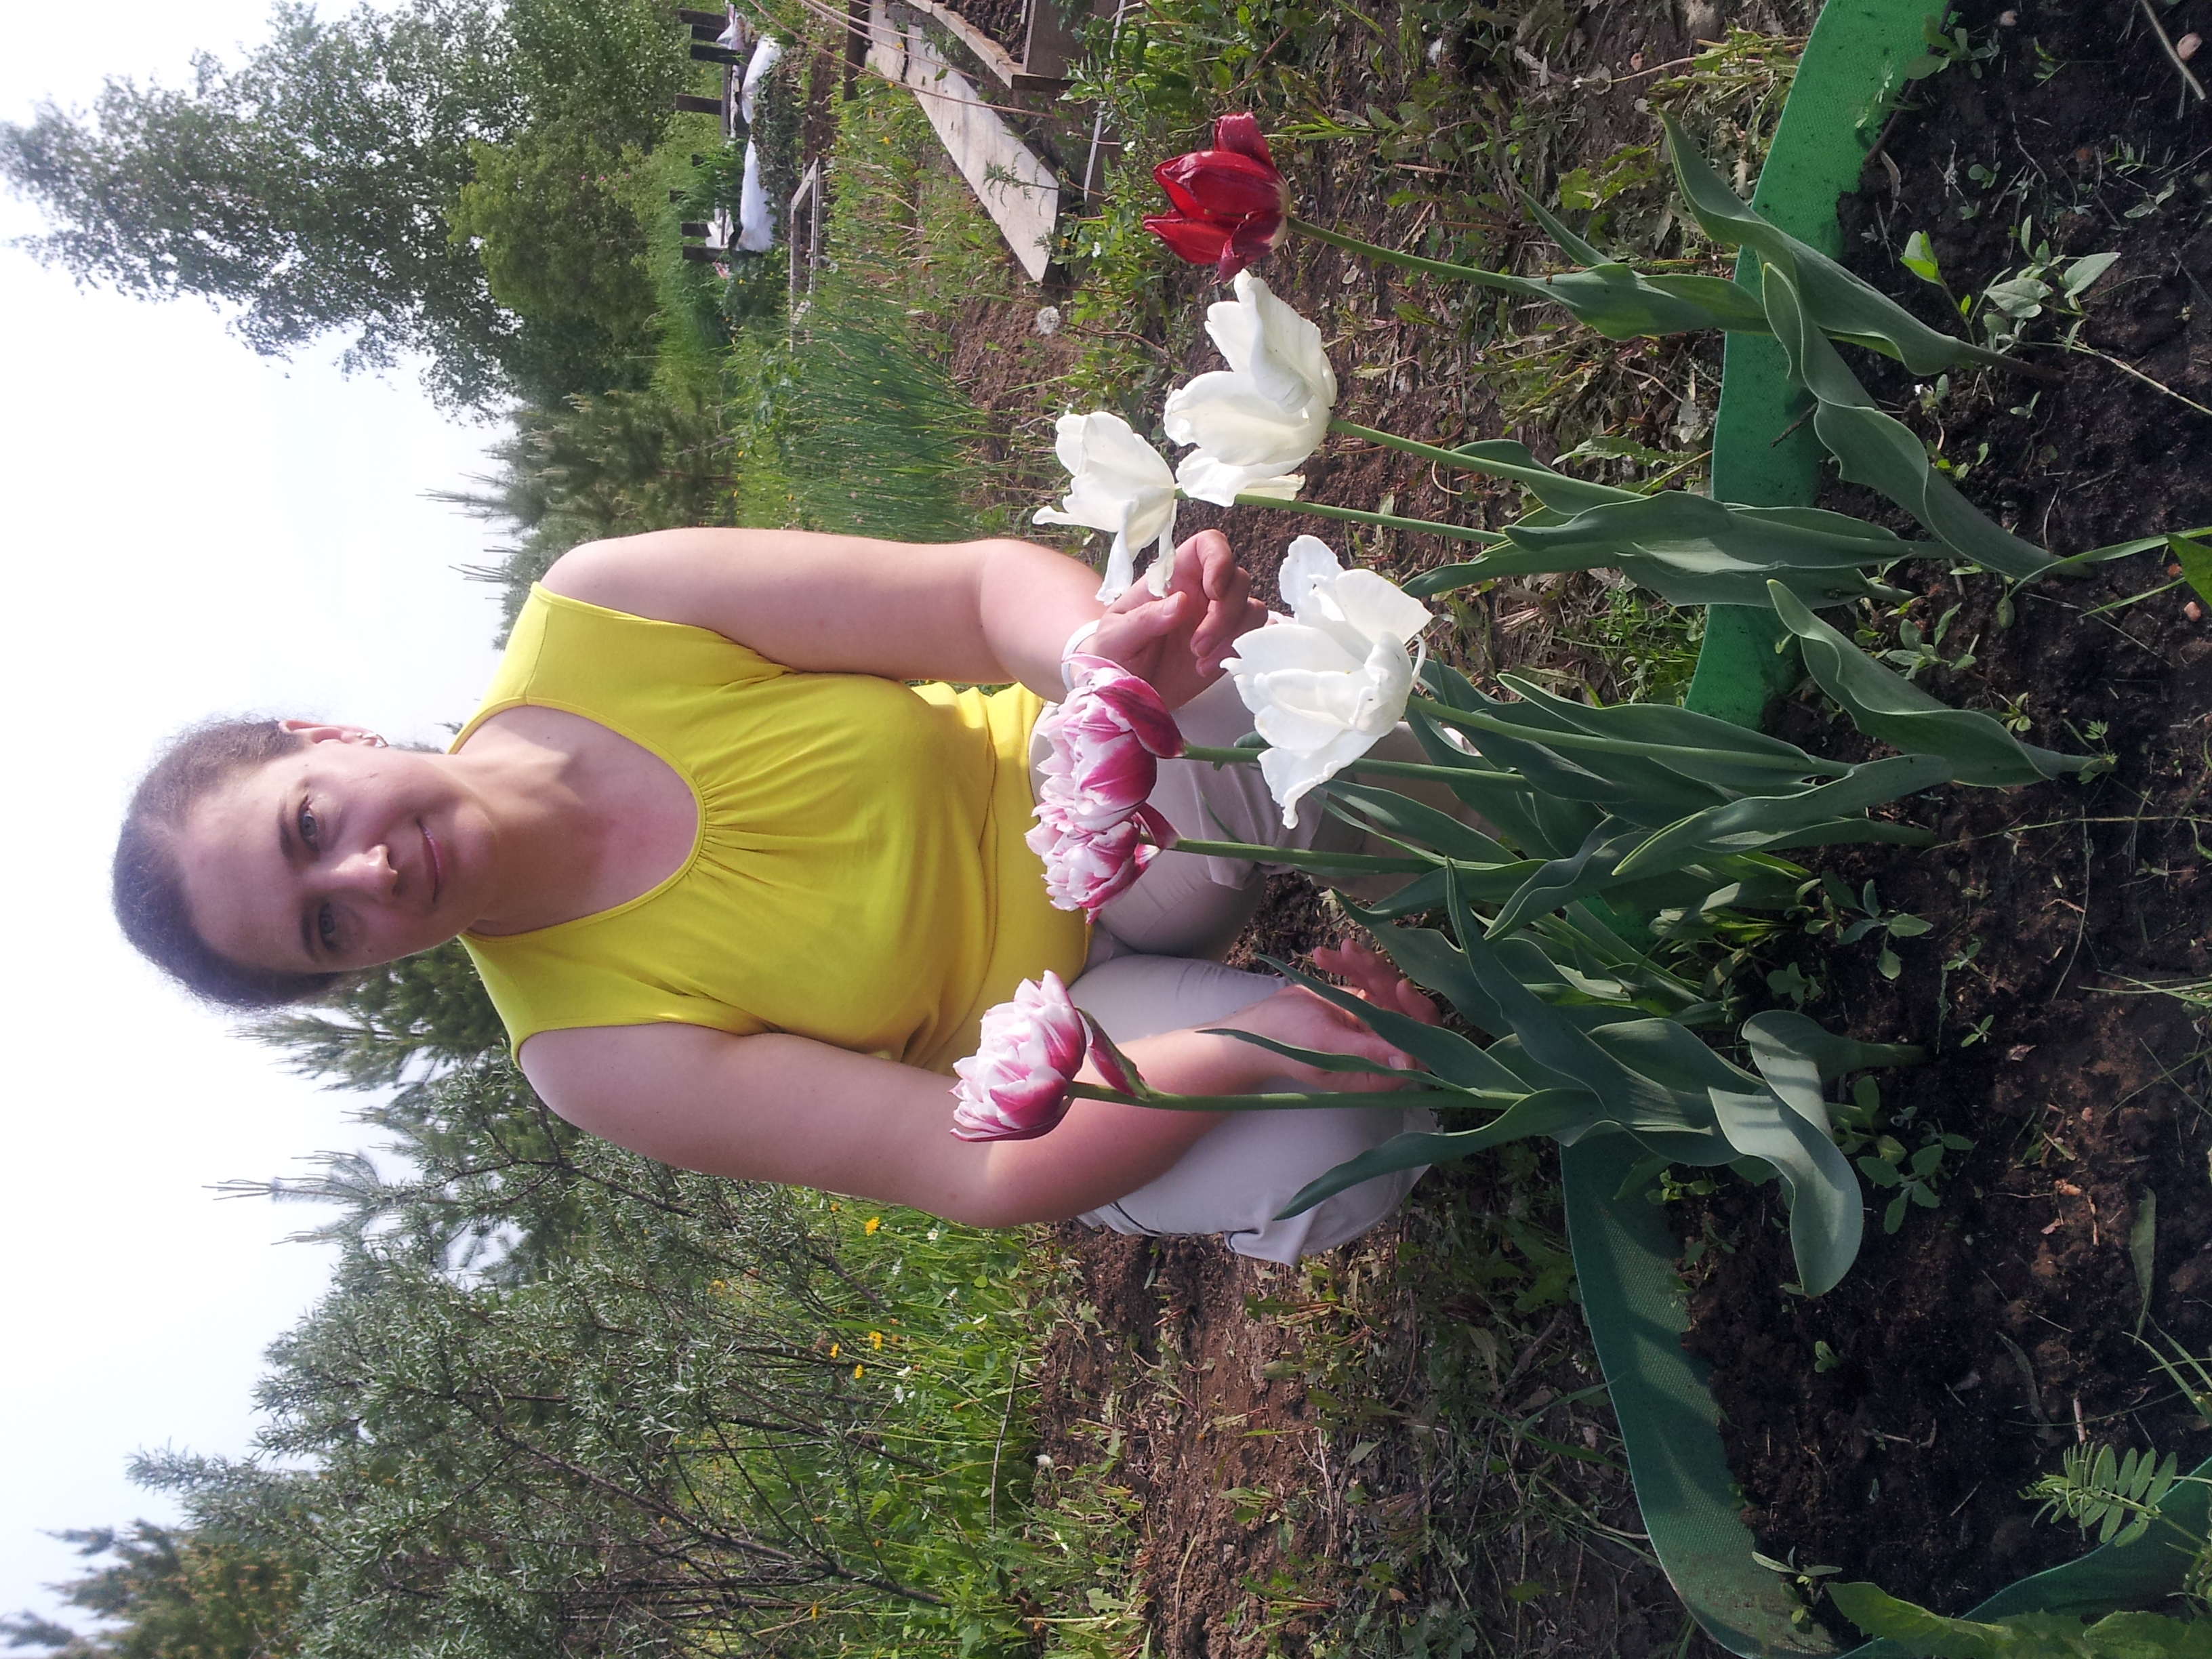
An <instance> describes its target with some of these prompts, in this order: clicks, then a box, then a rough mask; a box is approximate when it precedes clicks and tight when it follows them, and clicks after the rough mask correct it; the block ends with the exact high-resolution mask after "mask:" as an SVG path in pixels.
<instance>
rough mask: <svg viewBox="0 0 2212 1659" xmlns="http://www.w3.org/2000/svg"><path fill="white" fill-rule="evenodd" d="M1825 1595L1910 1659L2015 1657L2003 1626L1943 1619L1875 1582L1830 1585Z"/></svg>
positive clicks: (2017, 1650) (1848, 1616)
mask: <svg viewBox="0 0 2212 1659" xmlns="http://www.w3.org/2000/svg"><path fill="white" fill-rule="evenodd" d="M1828 1599H1829V1600H1831V1601H1833V1602H1834V1603H1835V1604H1836V1606H1837V1607H1838V1610H1839V1611H1840V1612H1841V1613H1843V1615H1844V1618H1846V1619H1848V1620H1850V1621H1851V1623H1853V1624H1854V1625H1857V1626H1858V1627H1859V1628H1860V1629H1861V1630H1863V1631H1864V1632H1866V1633H1867V1634H1868V1635H1869V1636H1884V1637H1887V1638H1889V1639H1890V1640H1891V1641H1893V1642H1900V1643H1903V1644H1905V1649H1906V1650H1907V1651H1908V1652H1910V1653H1911V1654H1912V1655H1914V1656H1915V1659H1923V1656H1925V1659H2020V1656H2021V1650H2020V1648H2019V1647H2018V1645H2017V1644H2016V1638H2015V1637H2014V1634H2013V1632H2010V1631H2008V1630H2007V1629H2006V1628H2005V1627H2004V1626H2002V1625H1978V1624H1972V1623H1970V1622H1968V1621H1967V1620H1964V1619H1946V1618H1944V1617H1943V1616H1942V1614H1940V1613H1930V1612H1929V1611H1928V1609H1927V1608H1925V1607H1917V1606H1915V1605H1914V1604H1913V1603H1912V1602H1910V1601H1899V1599H1898V1598H1897V1597H1896V1596H1893V1595H1887V1594H1885V1593H1884V1592H1883V1590H1882V1589H1881V1587H1880V1586H1879V1585H1875V1584H1830V1585H1829V1586H1828Z"/></svg>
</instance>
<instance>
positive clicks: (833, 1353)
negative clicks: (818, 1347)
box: [829, 1342, 838, 1359]
mask: <svg viewBox="0 0 2212 1659" xmlns="http://www.w3.org/2000/svg"><path fill="white" fill-rule="evenodd" d="M837 1346H838V1345H837V1344H836V1343H835V1342H832V1343H831V1344H830V1345H829V1357H830V1358H832V1359H835V1358H836V1357H837Z"/></svg>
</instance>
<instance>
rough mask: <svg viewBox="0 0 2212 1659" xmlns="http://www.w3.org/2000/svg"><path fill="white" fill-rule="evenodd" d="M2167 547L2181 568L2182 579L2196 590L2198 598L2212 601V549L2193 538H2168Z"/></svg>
mask: <svg viewBox="0 0 2212 1659" xmlns="http://www.w3.org/2000/svg"><path fill="white" fill-rule="evenodd" d="M2166 551H2168V552H2169V553H2171V554H2172V556H2173V562H2174V563H2176V564H2178V565H2179V566H2180V567H2181V574H2182V579H2183V580H2185V581H2186V582H2187V583H2188V584H2189V586H2191V588H2193V589H2194V590H2196V593H2197V598H2198V599H2204V600H2208V601H2212V547H2207V546H2206V545H2205V544H2203V542H2200V541H2198V540H2197V539H2196V538H2194V537H2192V536H2168V537H2167V538H2166Z"/></svg>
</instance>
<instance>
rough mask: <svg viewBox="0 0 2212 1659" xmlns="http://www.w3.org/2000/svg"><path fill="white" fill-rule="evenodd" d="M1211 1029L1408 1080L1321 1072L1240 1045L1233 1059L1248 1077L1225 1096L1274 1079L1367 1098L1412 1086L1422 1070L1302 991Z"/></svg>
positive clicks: (1356, 1021) (1351, 1018)
mask: <svg viewBox="0 0 2212 1659" xmlns="http://www.w3.org/2000/svg"><path fill="white" fill-rule="evenodd" d="M1214 1029H1217V1030H1229V1031H1249V1032H1250V1033H1252V1035H1253V1036H1263V1037H1272V1038H1273V1040H1274V1041H1275V1042H1280V1043H1285V1044H1287V1045H1289V1046H1290V1047H1291V1048H1312V1049H1316V1050H1317V1051H1319V1052H1320V1053H1322V1054H1350V1055H1352V1056H1353V1057H1355V1058H1357V1059H1359V1060H1372V1061H1373V1062H1374V1063H1375V1064H1376V1065H1378V1066H1388V1067H1389V1069H1390V1070H1392V1071H1394V1072H1404V1073H1408V1074H1409V1075H1407V1077H1405V1078H1389V1077H1381V1076H1377V1075H1376V1074H1375V1073H1370V1072H1324V1071H1320V1070H1317V1069H1316V1068H1315V1067H1313V1066H1302V1065H1300V1064H1299V1063H1298V1062H1297V1061H1296V1060H1291V1059H1288V1058H1286V1057H1285V1056H1284V1055H1281V1054H1275V1053H1273V1052H1272V1051H1270V1050H1268V1049H1266V1048H1260V1047H1258V1046H1257V1045H1256V1044H1253V1043H1243V1044H1241V1045H1239V1046H1240V1047H1241V1048H1243V1049H1244V1050H1246V1051H1247V1052H1246V1053H1245V1054H1240V1055H1238V1057H1237V1058H1238V1060H1240V1061H1241V1062H1242V1066H1243V1069H1244V1070H1245V1071H1246V1072H1247V1073H1248V1076H1247V1077H1246V1078H1245V1079H1243V1080H1241V1081H1240V1082H1239V1084H1238V1085H1237V1087H1236V1088H1235V1089H1233V1090H1224V1091H1221V1092H1224V1093H1248V1092H1250V1091H1253V1090H1255V1089H1256V1088H1257V1087H1258V1086H1259V1085H1261V1084H1262V1083H1272V1082H1274V1081H1276V1080H1278V1079H1286V1080H1288V1081H1290V1082H1291V1083H1294V1084H1296V1085H1298V1086H1299V1087H1300V1088H1302V1089H1308V1090H1312V1091H1316V1092H1324V1091H1326V1092H1334V1091H1340V1090H1342V1091H1353V1092H1358V1093H1366V1092H1370V1091H1377V1090H1383V1089H1396V1088H1402V1087H1404V1086H1405V1085H1406V1084H1407V1083H1409V1082H1411V1081H1413V1077H1412V1075H1411V1074H1412V1073H1418V1072H1419V1070H1420V1069H1421V1067H1420V1066H1419V1062H1417V1061H1416V1060H1414V1059H1413V1057H1412V1056H1411V1055H1409V1054H1407V1053H1406V1052H1405V1051H1404V1050H1403V1049H1401V1048H1398V1047H1396V1046H1395V1044H1393V1043H1390V1042H1385V1041H1384V1040H1383V1038H1382V1037H1381V1036H1377V1035H1376V1032H1375V1031H1374V1030H1373V1028H1372V1027H1370V1026H1369V1025H1368V1024H1366V1022H1364V1020H1362V1019H1361V1018H1359V1017H1358V1015H1357V1014H1354V1013H1351V1012H1348V1011H1346V1010H1345V1009H1342V1008H1340V1007H1338V1006H1336V1005H1335V1004H1334V1003H1333V1002H1327V1001H1324V1000H1322V999H1321V998H1320V997H1317V996H1316V995H1315V994H1313V993H1312V992H1311V991H1309V990H1307V989H1306V988H1305V987H1303V986H1291V987H1289V988H1288V989H1286V990H1282V991H1278V992H1276V993H1275V994H1274V995H1273V996H1271V997H1268V998H1267V999H1266V1000H1263V1001H1260V1002H1255V1003H1254V1004H1252V1005H1251V1006H1249V1007H1248V1008H1240V1009H1238V1010H1237V1012H1235V1013H1234V1014H1232V1015H1231V1016H1230V1017H1229V1018H1227V1019H1225V1020H1223V1021H1222V1022H1221V1023H1220V1024H1219V1025H1218V1027H1216V1028H1214Z"/></svg>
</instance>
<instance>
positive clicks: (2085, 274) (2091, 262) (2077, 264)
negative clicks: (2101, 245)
mask: <svg viewBox="0 0 2212 1659" xmlns="http://www.w3.org/2000/svg"><path fill="white" fill-rule="evenodd" d="M2119 257H2120V256H2119V255H2118V254H2117V253H2085V254H2083V255H2082V256H2081V258H2078V259H2075V260H2073V261H2071V262H2069V264H2068V265H2067V267H2066V278H2065V289H2066V297H2067V298H2068V299H2069V300H2078V299H2080V298H2081V295H2084V294H2086V293H2087V292H2088V290H2089V288H2090V286H2091V284H2093V283H2095V282H2096V280H2097V278H2099V277H2100V276H2103V275H2104V274H2105V273H2106V271H2108V270H2111V269H2112V264H2113V262H2114V261H2115V260H2117V259H2118V258H2119Z"/></svg>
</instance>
